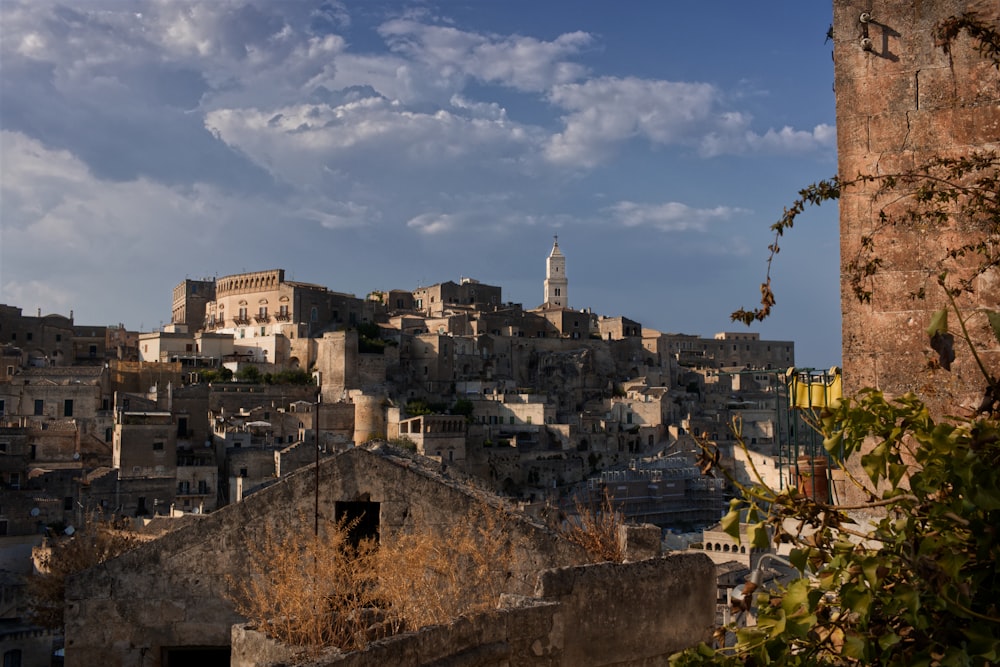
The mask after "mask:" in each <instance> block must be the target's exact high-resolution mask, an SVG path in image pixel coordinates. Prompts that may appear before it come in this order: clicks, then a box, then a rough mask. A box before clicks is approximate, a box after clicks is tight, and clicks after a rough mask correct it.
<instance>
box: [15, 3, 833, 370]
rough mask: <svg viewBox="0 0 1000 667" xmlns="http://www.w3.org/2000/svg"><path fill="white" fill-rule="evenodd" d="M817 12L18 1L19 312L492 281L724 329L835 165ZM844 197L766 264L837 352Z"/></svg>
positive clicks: (819, 7) (810, 355) (821, 347)
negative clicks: (781, 235) (175, 296)
mask: <svg viewBox="0 0 1000 667" xmlns="http://www.w3.org/2000/svg"><path fill="white" fill-rule="evenodd" d="M830 16H831V7H830V5H829V3H824V2H800V1H799V2H792V1H787V2H768V3H747V2H712V3H675V2H660V1H656V2H654V1H652V0H647V1H642V2H638V1H637V2H618V3H612V2H610V1H601V2H598V1H596V0H582V1H581V0H577V1H573V2H570V1H562V0H552V1H548V2H537V0H536V1H533V2H528V1H526V0H503V1H501V0H464V1H459V0H452V1H441V2H432V1H429V0H428V1H420V2H402V1H399V2H386V1H382V2H378V1H374V2H373V1H365V2H360V1H359V2H334V1H330V0H327V1H325V2H313V1H306V0H302V1H298V2H288V1H281V2H277V1H265V0H232V1H230V0H203V1H201V2H188V1H185V0H162V1H158V2H146V1H139V0H131V1H126V0H106V1H102V0H85V1H83V2H64V3H55V2H48V1H46V0H29V1H25V2H19V1H16V0H4V1H3V2H2V3H0V31H2V32H0V142H2V143H0V234H2V236H0V302H3V303H7V304H9V305H15V306H19V307H21V308H23V309H24V311H25V313H26V314H34V313H35V312H36V310H37V309H41V311H42V312H43V313H50V312H55V313H62V314H68V313H69V311H70V310H71V309H72V310H73V311H74V315H75V319H76V321H77V322H78V323H83V324H114V323H119V322H122V323H124V324H125V325H126V326H127V327H129V328H131V329H142V330H147V331H148V330H152V329H155V328H157V327H158V326H160V324H161V323H166V322H168V321H169V319H170V300H171V290H172V288H173V287H174V285H176V284H177V283H179V282H180V281H181V280H183V279H184V278H188V277H190V278H202V277H207V276H213V275H214V276H224V275H229V274H232V273H238V272H242V271H258V270H265V269H271V268H284V269H285V270H286V275H287V276H288V277H291V278H294V279H296V280H302V281H306V282H314V283H320V284H323V285H326V286H328V287H330V288H331V289H334V290H337V291H342V292H351V293H354V294H356V295H358V296H364V295H365V294H367V293H368V292H369V291H371V290H376V289H379V290H386V289H394V288H402V289H413V288H415V287H417V286H422V285H429V284H433V283H437V282H443V281H447V280H454V281H456V282H457V281H458V280H459V279H460V278H462V277H472V278H475V279H477V280H480V281H482V282H486V283H490V284H495V285H500V286H502V287H503V290H504V292H503V293H504V299H505V300H509V301H514V302H518V303H523V304H524V305H525V307H534V306H536V305H538V304H539V303H540V302H541V300H542V280H543V279H544V268H545V257H546V256H547V255H548V252H549V249H550V248H551V245H552V237H553V235H556V234H558V236H559V245H560V248H561V249H562V250H563V253H564V254H565V255H566V257H567V276H568V277H569V280H570V285H569V286H570V305H571V306H572V307H574V308H591V309H593V310H594V312H597V313H600V314H604V315H610V316H618V315H624V316H626V317H630V318H632V319H636V320H638V321H640V322H642V323H643V324H644V325H646V326H650V327H653V328H656V329H659V330H661V331H664V332H675V333H690V334H698V335H703V336H711V335H713V334H714V333H715V332H718V331H740V330H743V329H744V327H743V325H737V324H734V323H731V322H730V321H729V313H730V312H732V311H733V310H735V309H736V308H738V307H740V306H747V307H749V306H753V305H756V301H757V298H758V296H759V290H758V286H759V283H760V282H761V281H762V280H763V278H764V272H765V269H766V265H765V260H766V258H767V245H768V243H770V242H771V240H772V239H771V233H770V232H769V231H768V227H769V225H770V224H771V223H772V222H773V221H774V220H776V219H777V218H778V217H779V216H780V214H781V211H782V209H783V207H784V206H786V205H787V204H789V203H790V202H791V201H792V200H793V199H794V197H795V195H796V192H797V191H798V190H799V189H800V188H801V187H803V186H805V185H808V184H809V183H812V182H814V181H816V180H818V179H821V178H826V177H829V176H831V175H833V174H834V173H835V172H836V136H835V129H834V125H835V118H834V96H833V90H832V84H833V68H832V61H831V50H832V44H830V43H827V42H825V34H826V30H827V28H828V26H829V24H830ZM838 248H839V242H838V234H837V211H836V207H835V206H829V207H828V208H823V209H818V210H816V211H813V212H810V213H809V214H808V215H806V216H804V217H803V218H802V219H801V220H800V222H799V225H798V226H797V227H796V229H794V230H793V231H792V232H791V233H790V235H787V236H786V237H785V240H784V243H783V249H782V252H781V254H780V256H779V257H778V261H777V263H776V265H775V267H774V269H773V271H772V277H773V280H774V287H775V291H776V294H777V300H778V303H777V306H776V310H775V313H774V315H773V316H772V318H771V319H770V320H768V321H767V322H765V323H763V324H761V325H759V326H756V327H754V328H752V330H753V331H758V332H760V334H761V336H762V337H764V338H770V339H778V340H794V341H795V343H796V347H797V361H798V363H799V364H800V365H803V366H815V367H828V366H831V365H834V364H839V362H840V306H839V282H838V281H839V269H838V264H839V261H838V253H839V250H838Z"/></svg>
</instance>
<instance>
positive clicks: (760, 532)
mask: <svg viewBox="0 0 1000 667" xmlns="http://www.w3.org/2000/svg"><path fill="white" fill-rule="evenodd" d="M747 533H748V537H749V538H750V544H751V545H752V546H753V547H754V548H755V549H767V548H768V547H770V546H771V538H770V537H769V536H768V534H767V528H766V527H765V526H764V522H763V521H761V522H759V523H755V524H754V525H752V526H750V528H749V530H747Z"/></svg>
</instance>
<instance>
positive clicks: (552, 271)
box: [544, 236, 569, 308]
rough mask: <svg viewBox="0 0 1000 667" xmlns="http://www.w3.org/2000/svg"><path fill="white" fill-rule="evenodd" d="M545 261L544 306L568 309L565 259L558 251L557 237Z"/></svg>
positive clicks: (567, 282) (567, 281)
mask: <svg viewBox="0 0 1000 667" xmlns="http://www.w3.org/2000/svg"><path fill="white" fill-rule="evenodd" d="M554 238H555V242H554V243H553V244H552V252H550V253H549V257H548V259H547V260H546V261H545V303H544V305H545V306H549V307H553V308H569V280H568V279H567V278H566V257H565V256H564V255H563V254H562V252H560V250H559V237H558V236H556V237H554Z"/></svg>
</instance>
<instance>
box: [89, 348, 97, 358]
mask: <svg viewBox="0 0 1000 667" xmlns="http://www.w3.org/2000/svg"><path fill="white" fill-rule="evenodd" d="M88 352H89V354H90V358H91V359H93V358H94V357H96V356H97V346H96V345H91V346H90V349H89V350H88Z"/></svg>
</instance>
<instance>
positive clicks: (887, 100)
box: [833, 0, 1000, 414]
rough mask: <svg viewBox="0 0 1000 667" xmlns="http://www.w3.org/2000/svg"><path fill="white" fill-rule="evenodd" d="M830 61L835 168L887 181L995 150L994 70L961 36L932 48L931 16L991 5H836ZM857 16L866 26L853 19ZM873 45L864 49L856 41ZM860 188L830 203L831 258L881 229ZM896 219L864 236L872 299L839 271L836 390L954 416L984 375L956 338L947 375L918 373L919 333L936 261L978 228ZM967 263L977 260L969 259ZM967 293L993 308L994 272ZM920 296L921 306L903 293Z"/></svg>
mask: <svg viewBox="0 0 1000 667" xmlns="http://www.w3.org/2000/svg"><path fill="white" fill-rule="evenodd" d="M833 4H834V17H833V18H834V24H833V34H834V61H835V89H836V91H837V149H838V154H839V173H840V174H841V175H842V176H843V177H845V178H853V177H854V176H856V175H857V174H859V173H868V174H889V173H897V172H899V171H900V170H905V169H908V168H910V167H912V166H914V165H918V164H921V163H923V162H925V161H926V160H928V159H929V158H931V157H933V156H936V155H947V156H959V155H962V154H966V153H969V152H971V151H973V150H975V149H978V148H993V149H996V148H997V147H998V145H1000V144H998V140H1000V85H998V83H1000V74H998V72H997V69H996V68H995V67H994V66H993V65H992V63H991V62H990V61H989V60H988V59H986V58H984V57H983V56H982V55H980V54H978V53H976V52H975V50H974V43H973V42H972V41H971V40H970V39H969V38H968V37H966V36H965V35H962V36H960V37H959V38H958V39H957V40H956V42H955V43H954V44H953V46H952V48H951V55H949V54H947V53H945V51H944V50H943V49H942V48H940V47H939V46H937V45H935V37H934V34H933V32H934V28H935V26H936V25H937V23H938V22H939V21H941V20H942V19H944V18H946V17H948V16H954V15H959V14H962V13H964V12H967V11H976V12H978V13H979V15H980V18H981V19H983V20H985V21H986V22H987V23H991V24H992V25H993V26H994V27H995V26H996V25H997V21H998V19H1000V5H998V4H997V3H996V1H995V0H916V1H913V0H875V1H874V2H872V1H870V0H869V1H868V2H861V1H859V0H835V1H834V3H833ZM862 12H870V13H871V20H870V21H869V22H867V23H863V22H862V21H861V19H860V17H861V14H862ZM865 36H867V38H868V39H870V40H871V46H870V50H865V48H864V45H863V44H862V39H863V38H864V37H865ZM871 195H872V192H871V190H870V189H868V190H866V189H864V188H852V189H848V190H845V191H844V192H843V193H842V198H841V200H840V228H841V262H842V263H846V262H848V261H850V260H852V259H853V258H855V257H857V256H858V252H859V249H860V246H861V243H862V239H863V237H864V236H866V235H871V234H872V233H873V230H875V229H876V228H877V227H878V226H879V220H878V214H879V211H880V209H881V207H882V205H884V204H885V203H886V202H879V203H873V202H872V200H871ZM961 224H962V223H961V222H960V223H958V224H954V223H953V224H949V225H947V226H944V227H940V228H939V227H935V226H932V225H921V226H920V228H917V226H915V225H912V224H902V225H897V226H894V227H889V228H883V229H881V230H879V231H878V232H877V233H875V235H874V237H873V238H874V240H875V252H876V253H877V255H878V256H879V257H881V259H882V260H883V262H884V263H883V265H882V266H881V267H880V269H879V271H878V273H877V275H876V276H875V279H874V281H873V283H872V284H871V285H870V288H871V290H872V298H871V302H870V303H859V302H858V300H857V299H856V298H855V297H854V296H853V294H852V292H851V287H850V284H849V283H848V281H847V278H846V274H842V275H845V277H844V278H843V279H842V309H843V354H844V358H843V365H844V390H845V393H846V394H848V395H850V394H853V393H854V392H855V391H857V390H858V389H859V388H861V387H868V386H870V387H878V388H880V389H882V390H883V391H885V392H886V393H888V394H895V395H898V394H901V393H904V392H907V391H914V392H917V393H919V394H921V395H922V396H923V397H925V398H926V399H928V400H929V401H930V402H931V405H932V407H933V408H935V409H936V410H937V411H938V412H948V413H950V414H955V413H957V412H960V411H961V409H960V406H961V408H967V407H969V406H974V405H978V403H979V400H980V398H981V397H982V389H983V386H984V385H983V379H982V377H981V375H980V374H979V372H978V370H976V368H975V367H974V362H973V360H972V358H971V355H969V354H968V352H967V350H964V349H960V344H959V343H958V342H956V344H955V351H956V353H957V356H958V358H957V359H956V361H955V364H954V365H953V366H952V371H951V372H945V371H941V370H937V371H932V370H929V369H928V364H927V362H928V359H930V358H931V352H930V346H929V344H928V339H927V334H926V331H925V329H926V327H927V326H928V325H929V323H930V319H931V313H932V312H934V311H936V310H938V309H940V308H943V307H945V305H946V303H947V301H946V298H945V295H944V294H943V292H942V290H941V289H940V288H939V287H938V286H937V284H936V276H937V274H938V271H939V270H940V267H939V265H938V264H937V261H938V260H939V259H940V258H942V257H943V256H944V254H945V252H946V250H947V249H948V248H949V247H954V246H955V245H957V244H958V243H959V242H960V241H964V240H968V239H969V238H972V236H973V235H975V234H979V233H981V230H978V229H975V228H970V227H967V226H961ZM969 261H970V262H971V261H975V262H978V261H979V257H978V256H976V257H970V258H969ZM977 283H978V284H977V286H976V287H977V290H976V293H975V294H974V295H971V296H970V295H966V296H964V297H963V298H962V299H961V305H962V306H963V308H964V309H965V310H966V312H968V313H971V312H972V311H973V309H975V308H979V307H982V308H992V309H997V308H998V307H1000V282H998V276H997V275H996V274H995V273H994V275H992V276H987V277H983V278H982V279H980V280H979V281H977ZM920 288H925V289H926V294H927V298H926V299H925V300H914V299H911V298H910V296H909V295H910V293H911V292H913V291H916V290H918V289H920ZM973 328H974V329H975V333H976V335H977V337H978V338H979V340H980V343H981V344H982V345H983V346H984V347H983V351H984V352H985V354H986V360H987V362H988V365H989V367H990V368H992V369H994V371H995V370H996V369H997V368H998V367H1000V348H998V346H997V343H996V341H995V340H992V337H991V336H988V335H985V334H986V331H985V330H984V328H983V327H978V326H977V327H973Z"/></svg>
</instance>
